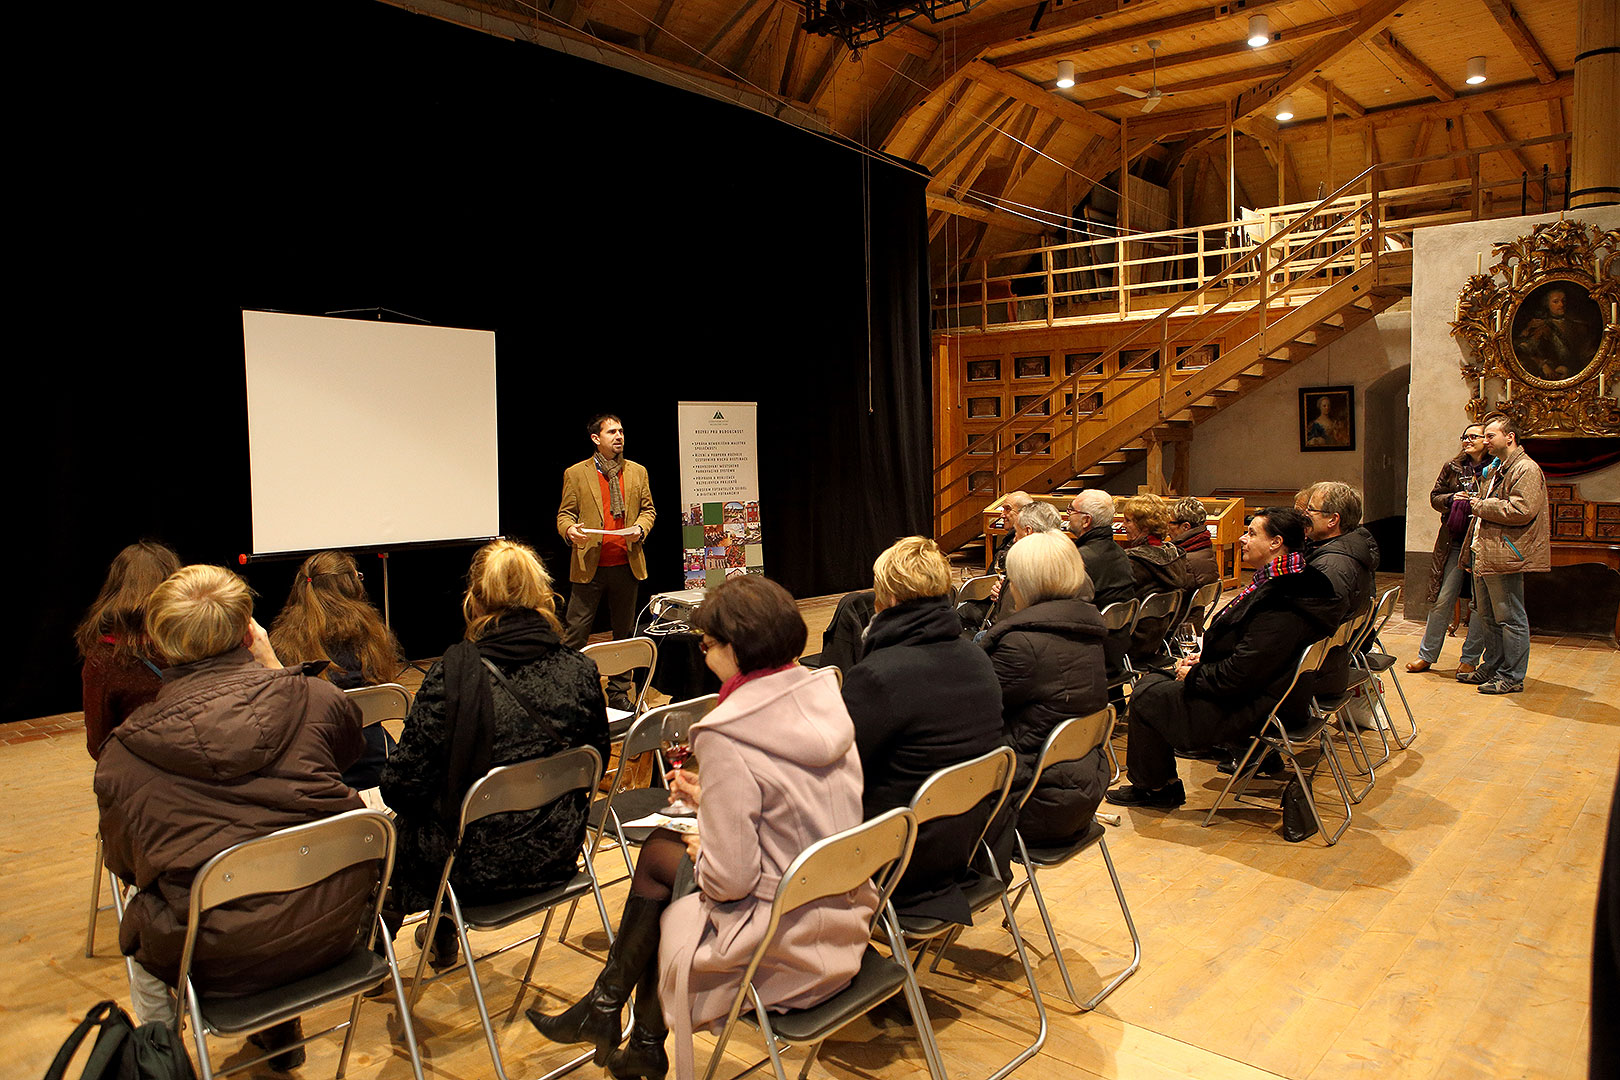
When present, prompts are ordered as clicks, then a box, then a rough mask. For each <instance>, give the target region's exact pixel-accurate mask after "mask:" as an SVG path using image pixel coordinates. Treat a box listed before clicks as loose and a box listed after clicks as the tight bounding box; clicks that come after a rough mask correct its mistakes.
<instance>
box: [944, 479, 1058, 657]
mask: <svg viewBox="0 0 1620 1080" xmlns="http://www.w3.org/2000/svg"><path fill="white" fill-rule="evenodd" d="M1062 530H1063V519H1062V518H1061V517H1059V516H1058V512H1057V511H1056V510H1054V509H1052V507H1051V506H1050V505H1049V504H1047V503H1034V504H1032V505H1030V506H1028V507H1025V509H1024V512H1023V513H1021V514H1019V515H1018V528H1017V529H1016V530H1015V531H1014V533H1013V541H1014V542H1015V543H1016V542H1017V541H1019V540H1022V539H1023V538H1024V537H1026V536H1033V535H1034V534H1035V533H1044V532H1061V531H1062ZM1065 539H1067V538H1066V537H1065ZM1006 583H1007V577H1006V568H1005V565H1003V568H1002V577H1001V580H1000V581H997V582H996V583H995V585H994V587H993V588H992V589H991V590H990V609H989V611H988V612H987V614H986V615H985V617H984V619H983V620H982V621H981V622H980V623H978V624H976V625H973V626H967V619H966V618H964V619H963V620H962V622H963V625H964V626H966V627H967V629H969V630H978V629H979V627H981V626H991V625H994V624H995V621H996V620H997V619H999V618H1001V613H1002V611H1003V610H1005V608H1006V591H1005V589H1004V586H1005V585H1006ZM957 614H959V615H960V614H961V612H960V611H958V612H957ZM981 633H982V631H981ZM975 640H977V635H976V636H975Z"/></svg>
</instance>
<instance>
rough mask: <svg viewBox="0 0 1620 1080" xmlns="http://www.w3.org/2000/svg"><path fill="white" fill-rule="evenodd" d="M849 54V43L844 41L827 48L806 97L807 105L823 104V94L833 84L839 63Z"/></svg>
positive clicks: (816, 105) (816, 106) (815, 106)
mask: <svg viewBox="0 0 1620 1080" xmlns="http://www.w3.org/2000/svg"><path fill="white" fill-rule="evenodd" d="M848 55H849V46H848V45H845V44H844V43H843V42H842V41H834V42H833V43H832V47H831V48H830V49H828V50H827V55H825V56H823V57H822V58H821V66H820V67H818V68H817V69H816V74H815V76H814V77H813V78H811V80H810V92H809V93H807V94H806V95H805V97H804V102H805V104H806V105H809V106H810V107H811V108H812V109H814V108H818V107H819V106H820V105H821V99H822V97H823V95H825V94H826V93H827V89H828V87H830V86H832V83H833V76H834V75H836V74H837V73H838V65H839V63H840V62H841V61H842V60H843V59H844V57H846V56H848Z"/></svg>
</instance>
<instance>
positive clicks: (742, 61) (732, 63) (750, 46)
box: [726, 7, 774, 74]
mask: <svg viewBox="0 0 1620 1080" xmlns="http://www.w3.org/2000/svg"><path fill="white" fill-rule="evenodd" d="M773 15H774V13H773V12H772V11H771V9H770V8H769V7H767V8H766V9H765V10H764V11H761V12H760V13H759V17H758V18H757V19H755V20H754V21H753V23H752V24H751V25H750V26H749V27H748V30H747V32H745V33H744V34H743V36H742V40H741V41H739V42H738V43H737V47H736V48H735V49H733V50H732V51H731V55H730V56H729V57H728V58H727V60H726V69H727V70H728V71H735V72H737V73H739V74H743V73H744V72H745V69H746V68H747V67H748V61H749V58H750V57H752V56H753V55H754V46H755V45H756V44H758V43H759V39H760V36H761V35H762V34H764V32H765V27H766V25H767V24H768V23H770V22H771V21H772V18H773Z"/></svg>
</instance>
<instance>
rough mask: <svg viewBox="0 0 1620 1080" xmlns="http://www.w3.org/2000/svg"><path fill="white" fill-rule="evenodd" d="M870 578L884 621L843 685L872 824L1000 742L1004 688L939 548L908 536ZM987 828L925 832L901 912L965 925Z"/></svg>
mask: <svg viewBox="0 0 1620 1080" xmlns="http://www.w3.org/2000/svg"><path fill="white" fill-rule="evenodd" d="M1027 539H1028V538H1027V537H1026V538H1025V540H1020V541H1018V543H1015V544H1014V545H1013V547H1012V550H1013V551H1017V550H1018V545H1019V544H1022V543H1024V542H1025V541H1026V540H1027ZM1008 557H1009V558H1010V557H1011V555H1010V553H1009V556H1008ZM872 579H873V580H872V586H873V589H874V591H875V592H876V604H875V607H876V613H875V614H874V615H873V616H872V621H871V622H870V623H869V624H868V625H867V628H866V638H865V648H866V652H865V656H864V657H863V658H862V659H861V661H860V663H858V664H856V665H855V666H854V667H852V668H851V669H850V670H849V671H848V673H847V674H846V675H845V678H844V704H845V705H847V706H848V707H849V715H850V718H851V719H853V720H854V721H855V745H856V747H857V748H858V749H859V750H860V754H861V767H862V769H863V770H865V774H866V786H865V791H864V793H863V795H862V798H861V805H862V811H863V812H864V813H865V815H866V816H867V817H869V818H870V817H875V816H877V815H878V814H881V813H883V812H884V811H886V810H891V809H893V808H894V807H896V806H906V805H907V804H909V803H910V802H911V797H912V796H913V795H915V794H916V793H917V788H918V787H920V786H921V785H922V782H923V781H924V780H926V779H928V777H929V776H931V775H933V773H934V772H935V771H936V770H938V769H942V768H944V767H945V766H947V765H955V764H957V763H958V762H963V761H967V760H969V759H970V758H975V757H978V756H979V755H980V754H984V753H988V752H989V751H991V750H994V749H995V748H996V747H998V746H1000V745H1001V744H1002V739H1001V686H1000V684H999V683H997V682H996V673H995V669H994V668H992V667H991V666H990V658H989V657H988V656H986V655H985V653H984V650H983V649H981V648H979V647H978V646H977V645H975V644H973V643H972V642H971V641H966V640H964V639H963V638H962V623H961V620H959V619H958V618H957V617H956V611H955V610H954V609H953V608H952V606H951V596H950V593H951V571H950V566H949V564H948V563H946V561H945V556H944V554H943V553H941V552H940V550H939V546H938V545H937V544H935V543H934V542H933V541H932V540H930V539H928V538H927V537H923V536H908V537H906V538H905V539H903V540H900V541H898V542H896V543H895V544H894V545H893V546H892V547H890V548H889V549H888V550H887V551H885V552H883V554H881V555H879V556H878V557H877V561H876V562H875V563H873V565H872ZM984 823H985V819H984V818H983V817H982V816H978V815H977V813H976V812H975V814H970V815H968V816H967V818H966V820H960V819H959V820H944V819H942V820H939V821H932V822H929V823H928V824H927V825H924V826H923V828H922V831H921V832H920V833H919V834H918V836H917V844H916V847H915V848H914V849H913V851H912V855H911V863H910V865H909V866H908V867H907V868H906V875H905V878H904V879H903V880H902V881H901V882H900V886H899V888H898V889H897V890H896V892H895V898H894V902H895V907H896V908H898V909H900V910H901V911H904V912H906V913H907V914H915V915H924V916H930V917H933V918H939V919H947V920H950V921H952V922H959V923H966V922H967V921H968V918H969V912H968V904H967V897H966V895H965V894H964V893H963V892H962V887H961V880H962V878H963V875H964V874H965V872H966V870H967V865H968V860H969V859H970V858H971V857H972V855H973V845H974V842H975V841H976V840H977V838H978V835H979V830H980V829H981V828H982V827H983V826H984Z"/></svg>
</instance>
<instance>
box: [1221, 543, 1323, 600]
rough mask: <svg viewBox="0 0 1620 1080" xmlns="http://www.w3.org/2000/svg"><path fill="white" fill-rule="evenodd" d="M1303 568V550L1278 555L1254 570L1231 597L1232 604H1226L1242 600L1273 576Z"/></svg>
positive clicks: (1295, 572) (1296, 571)
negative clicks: (1246, 582) (1245, 583)
mask: <svg viewBox="0 0 1620 1080" xmlns="http://www.w3.org/2000/svg"><path fill="white" fill-rule="evenodd" d="M1303 569H1305V554H1304V552H1300V551H1290V552H1289V553H1288V554H1287V555H1279V556H1277V557H1276V558H1275V559H1272V560H1271V561H1270V562H1268V563H1266V565H1264V566H1262V567H1261V568H1260V569H1258V570H1256V571H1255V572H1254V577H1252V578H1250V579H1249V583H1248V584H1247V585H1245V586H1243V588H1242V590H1241V591H1239V592H1238V594H1237V595H1236V596H1234V597H1232V604H1231V605H1228V606H1233V605H1236V604H1237V602H1238V601H1239V600H1242V599H1243V598H1244V597H1245V596H1248V595H1249V594H1250V593H1252V592H1254V590H1256V589H1258V588H1259V587H1260V586H1262V585H1264V584H1265V583H1266V582H1268V581H1270V580H1271V579H1272V578H1274V577H1279V576H1281V575H1283V574H1297V573H1299V572H1300V571H1301V570H1303Z"/></svg>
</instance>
